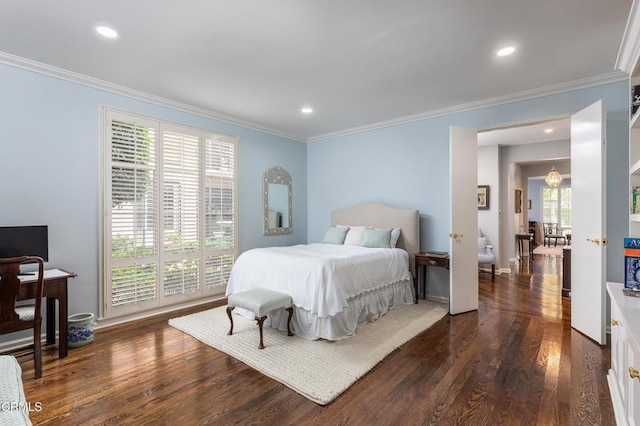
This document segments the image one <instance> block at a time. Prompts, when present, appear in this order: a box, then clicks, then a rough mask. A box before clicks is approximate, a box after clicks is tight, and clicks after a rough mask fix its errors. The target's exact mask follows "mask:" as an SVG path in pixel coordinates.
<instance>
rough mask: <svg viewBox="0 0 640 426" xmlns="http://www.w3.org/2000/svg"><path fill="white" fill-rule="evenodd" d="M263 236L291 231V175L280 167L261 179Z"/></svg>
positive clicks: (270, 170) (276, 167)
mask: <svg viewBox="0 0 640 426" xmlns="http://www.w3.org/2000/svg"><path fill="white" fill-rule="evenodd" d="M262 195H263V203H262V204H263V206H264V235H276V234H290V233H291V230H292V226H291V223H292V214H291V210H292V208H291V207H292V204H291V175H290V174H289V172H287V171H286V170H285V169H283V168H282V167H280V166H275V167H271V168H270V169H268V170H267V171H265V172H264V176H263V178H262Z"/></svg>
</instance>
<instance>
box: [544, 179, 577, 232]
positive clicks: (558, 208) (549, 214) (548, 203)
mask: <svg viewBox="0 0 640 426" xmlns="http://www.w3.org/2000/svg"><path fill="white" fill-rule="evenodd" d="M542 222H543V223H558V224H559V225H560V228H562V229H571V187H568V186H561V187H559V188H547V187H543V188H542Z"/></svg>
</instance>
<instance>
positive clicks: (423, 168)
mask: <svg viewBox="0 0 640 426" xmlns="http://www.w3.org/2000/svg"><path fill="white" fill-rule="evenodd" d="M599 99H604V100H605V102H606V114H607V124H606V125H607V191H608V194H607V196H608V199H607V227H608V236H609V239H610V242H611V244H610V248H614V247H615V249H613V250H611V249H610V251H609V254H608V261H607V265H608V267H607V278H608V279H609V280H621V279H622V276H621V275H622V268H621V267H620V261H619V259H620V258H621V257H620V255H621V249H620V250H618V249H617V248H618V247H622V239H623V238H624V236H625V235H626V234H627V228H628V213H627V205H628V202H627V201H626V196H627V195H626V194H627V188H628V167H627V164H628V160H627V158H628V133H629V129H628V108H629V106H628V102H629V94H628V82H627V81H620V82H617V83H610V84H605V85H601V86H597V87H591V88H586V89H580V90H575V91H569V92H564V93H559V94H555V95H550V96H545V97H540V98H536V99H530V100H526V101H520V102H513V103H509V104H504V105H498V106H495V107H490V108H483V109H479V110H473V111H467V112H462V113H457V114H451V115H447V116H441V117H436V118H432V119H425V120H422V121H416V122H412V123H406V124H401V125H397V126H393V127H386V128H381V129H375V130H371V131H367V132H364V133H357V134H352V135H346V136H341V137H335V138H332V139H329V140H325V141H322V142H316V143H312V144H310V145H309V148H308V152H307V162H308V169H309V172H308V193H309V198H308V201H309V205H308V211H309V215H308V218H309V219H308V231H309V238H308V240H309V242H315V241H320V240H321V239H322V236H323V235H324V232H325V231H326V229H327V227H328V226H329V223H330V214H331V211H333V210H335V209H340V208H344V207H346V206H349V205H352V204H355V203H359V202H364V201H371V200H376V201H382V202H386V203H389V204H394V205H397V206H399V207H406V208H417V209H419V210H420V216H421V224H420V225H421V249H422V250H427V249H438V248H440V249H441V248H442V247H448V244H449V241H448V239H449V201H450V193H449V126H452V125H453V126H460V127H467V128H486V127H490V126H495V125H499V124H505V123H513V122H521V121H528V120H533V119H538V118H543V117H550V116H556V115H563V114H570V113H574V112H576V111H579V110H581V109H583V108H585V107H586V106H588V105H590V104H592V103H593V102H595V101H597V100H599ZM621 165H624V167H621ZM576 214H579V213H577V212H576ZM618 252H619V253H618ZM432 269H435V268H432ZM443 275H446V274H443ZM440 279H448V278H446V277H442V276H441V277H440ZM430 285H431V284H430ZM435 287H436V289H435V293H436V294H437V293H439V292H440V291H444V289H445V288H448V283H435Z"/></svg>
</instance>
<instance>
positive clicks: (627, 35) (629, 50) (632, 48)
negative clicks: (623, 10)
mask: <svg viewBox="0 0 640 426" xmlns="http://www.w3.org/2000/svg"><path fill="white" fill-rule="evenodd" d="M638 34H640V3H639V2H637V1H634V2H633V4H632V5H631V11H630V12H629V17H628V18H627V25H626V26H625V28H624V33H623V35H622V42H621V43H620V48H619V50H618V57H617V58H616V65H615V68H616V69H619V70H620V71H623V72H625V73H627V74H632V73H633V71H634V70H635V68H636V66H637V62H638V58H639V57H640V37H638Z"/></svg>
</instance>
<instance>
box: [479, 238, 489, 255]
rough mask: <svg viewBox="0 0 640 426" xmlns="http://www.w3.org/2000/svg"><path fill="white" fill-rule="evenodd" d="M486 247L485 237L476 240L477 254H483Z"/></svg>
mask: <svg viewBox="0 0 640 426" xmlns="http://www.w3.org/2000/svg"><path fill="white" fill-rule="evenodd" d="M486 247H487V237H480V238H478V253H481V254H484V252H485V251H486Z"/></svg>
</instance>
